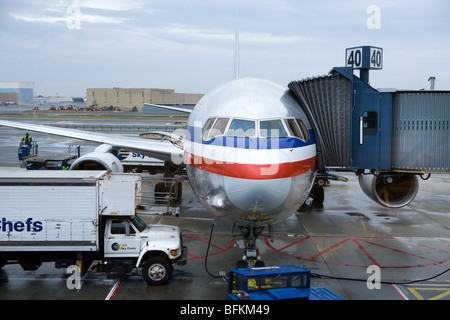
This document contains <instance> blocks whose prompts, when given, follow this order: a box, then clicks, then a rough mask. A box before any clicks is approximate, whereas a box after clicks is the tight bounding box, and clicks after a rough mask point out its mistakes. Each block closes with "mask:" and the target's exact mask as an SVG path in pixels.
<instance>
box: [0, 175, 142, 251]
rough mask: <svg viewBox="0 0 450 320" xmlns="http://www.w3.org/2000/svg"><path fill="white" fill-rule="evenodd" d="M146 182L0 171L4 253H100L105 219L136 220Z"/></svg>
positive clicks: (128, 177)
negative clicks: (100, 231) (142, 188)
mask: <svg viewBox="0 0 450 320" xmlns="http://www.w3.org/2000/svg"><path fill="white" fill-rule="evenodd" d="M140 190H141V180H140V176H139V175H136V174H110V173H108V172H107V171H48V170H43V171H40V170H38V171H25V170H23V171H0V251H11V250H14V251H34V250H36V251H42V250H43V247H45V250H46V251H67V250H71V251H95V250H98V249H99V237H101V236H102V235H99V234H98V233H99V228H98V222H99V216H100V215H104V216H111V215H114V216H133V215H134V214H135V208H136V206H137V204H138V203H139V199H140Z"/></svg>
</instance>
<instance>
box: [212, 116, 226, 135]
mask: <svg viewBox="0 0 450 320" xmlns="http://www.w3.org/2000/svg"><path fill="white" fill-rule="evenodd" d="M229 121H230V119H228V118H218V119H217V121H216V123H215V124H214V127H213V128H212V130H211V134H210V139H212V138H214V137H217V136H222V135H223V134H224V132H225V129H226V128H227V125H228V122H229Z"/></svg>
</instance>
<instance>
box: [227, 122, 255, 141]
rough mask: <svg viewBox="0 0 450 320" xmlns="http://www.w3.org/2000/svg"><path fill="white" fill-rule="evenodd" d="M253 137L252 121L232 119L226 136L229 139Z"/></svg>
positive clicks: (253, 123)
mask: <svg viewBox="0 0 450 320" xmlns="http://www.w3.org/2000/svg"><path fill="white" fill-rule="evenodd" d="M255 135H256V131H255V121H252V120H242V119H233V121H231V124H230V127H229V128H228V131H227V136H231V137H254V136H255Z"/></svg>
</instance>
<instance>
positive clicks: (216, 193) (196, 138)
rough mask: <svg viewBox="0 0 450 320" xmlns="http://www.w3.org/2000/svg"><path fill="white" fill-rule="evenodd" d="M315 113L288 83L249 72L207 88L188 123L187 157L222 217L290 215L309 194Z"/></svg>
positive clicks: (245, 219) (264, 219) (243, 222)
mask: <svg viewBox="0 0 450 320" xmlns="http://www.w3.org/2000/svg"><path fill="white" fill-rule="evenodd" d="M310 128H311V126H310V124H309V122H308V119H307V117H306V115H305V113H304V112H303V110H302V108H301V107H300V105H299V104H298V103H297V101H296V100H295V99H294V98H293V97H292V96H291V95H290V93H289V92H288V91H286V89H284V88H282V87H281V86H278V85H277V84H274V83H272V82H269V81H266V80H261V79H256V78H245V79H237V80H233V81H230V82H228V83H226V84H224V85H222V86H220V87H218V88H216V89H215V90H213V91H212V92H210V93H208V94H206V95H205V96H204V97H203V98H202V99H201V100H200V101H199V103H198V104H197V105H196V106H195V108H194V110H193V111H192V113H191V115H190V117H189V121H188V132H187V137H186V139H185V143H184V162H185V164H186V171H187V174H188V178H189V181H190V183H191V185H192V188H193V190H194V192H195V194H196V195H197V197H198V198H199V199H200V201H201V202H202V203H203V204H204V205H205V207H206V208H207V209H208V210H209V211H211V212H212V213H213V214H214V215H215V216H217V217H220V218H223V219H225V220H227V221H228V222H230V223H235V224H237V225H240V226H253V227H257V226H264V225H267V224H273V223H276V222H279V221H281V220H284V219H286V218H287V217H288V216H290V215H291V214H292V213H294V212H295V211H296V210H297V209H298V208H299V207H300V206H301V205H302V204H303V202H304V201H305V200H306V198H307V196H308V194H309V191H310V189H311V187H312V184H313V182H314V177H315V169H316V145H315V139H314V134H313V132H312V130H311V129H310Z"/></svg>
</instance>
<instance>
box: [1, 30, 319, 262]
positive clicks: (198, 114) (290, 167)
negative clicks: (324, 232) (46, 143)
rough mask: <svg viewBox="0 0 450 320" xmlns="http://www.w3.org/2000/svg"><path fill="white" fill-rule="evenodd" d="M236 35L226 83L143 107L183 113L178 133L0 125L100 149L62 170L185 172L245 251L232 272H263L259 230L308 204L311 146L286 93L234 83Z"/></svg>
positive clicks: (255, 81) (313, 169) (257, 83)
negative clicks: (192, 101)
mask: <svg viewBox="0 0 450 320" xmlns="http://www.w3.org/2000/svg"><path fill="white" fill-rule="evenodd" d="M238 34H239V33H238V27H237V28H236V52H235V79H234V80H231V81H228V82H226V83H224V84H222V85H220V86H218V87H217V88H215V89H213V90H211V91H210V92H208V93H207V94H205V95H204V96H203V97H202V98H201V99H200V101H199V102H198V103H197V104H196V105H195V107H194V108H193V109H192V110H187V109H184V108H177V107H171V106H161V105H154V104H148V105H151V106H157V107H160V108H166V109H171V110H175V111H181V112H187V113H190V114H189V118H188V122H187V129H186V130H183V131H182V132H180V131H179V130H176V131H174V132H173V133H166V132H155V133H152V134H149V135H147V136H151V137H155V136H158V137H160V138H162V139H160V140H151V139H148V138H145V136H142V137H129V136H122V135H116V134H103V133H97V132H95V133H93V132H86V131H80V130H72V129H65V128H56V127H50V126H44V125H35V124H29V123H18V122H14V121H5V120H0V125H2V126H7V127H13V128H18V129H22V130H28V131H37V132H43V133H47V134H54V135H59V136H65V137H70V138H75V139H80V140H87V141H92V142H97V143H99V144H101V145H100V146H99V147H97V148H96V149H95V150H94V151H93V152H91V153H89V154H86V155H84V156H82V157H80V158H78V159H77V161H76V162H74V163H73V164H72V166H71V167H70V170H89V169H90V170H96V169H108V170H110V171H112V172H123V166H122V164H121V163H120V161H119V159H118V158H117V156H116V154H117V152H118V150H119V149H125V150H128V151H131V152H136V153H140V154H143V155H147V156H149V157H153V158H156V159H160V160H162V161H164V163H165V165H164V176H165V177H170V176H173V175H174V174H175V173H176V172H180V171H179V169H180V168H185V169H186V174H187V177H188V180H189V182H190V184H191V186H192V189H193V191H194V193H195V194H196V196H197V197H198V199H199V200H200V202H201V203H202V204H203V205H204V206H205V208H206V209H207V210H208V211H209V212H210V213H211V214H212V215H213V216H214V217H217V218H219V219H221V220H224V221H226V222H228V223H230V224H231V225H232V231H231V232H232V235H234V232H235V230H236V227H237V228H238V229H239V230H238V231H240V233H241V235H242V237H243V239H244V244H245V249H244V253H243V256H242V258H241V259H239V260H238V261H237V263H236V267H247V266H256V267H258V266H264V262H263V261H262V259H261V256H260V255H259V251H258V249H257V248H256V239H257V238H258V236H260V235H261V234H262V233H263V232H265V228H266V227H267V229H268V231H269V236H271V235H272V234H273V225H274V224H276V223H277V222H280V221H283V220H285V219H286V218H288V217H289V216H291V215H292V214H293V213H295V212H296V211H297V210H298V209H299V208H300V206H301V205H302V204H303V203H304V202H305V201H306V199H307V198H308V196H311V195H312V196H313V197H314V193H315V192H316V191H315V189H314V188H315V186H314V183H315V179H316V174H317V167H318V166H317V158H318V156H317V155H318V153H317V148H316V146H317V143H316V141H317V140H316V137H315V133H314V130H313V129H312V123H311V122H310V120H309V118H308V116H307V115H306V114H305V112H304V110H303V108H302V106H301V105H300V103H299V102H298V100H297V99H296V98H295V96H294V94H293V93H292V92H291V91H290V90H287V88H284V87H282V86H280V85H278V84H276V83H274V82H271V81H268V80H264V79H259V78H251V77H250V78H240V77H239V61H238V60H239V54H238V47H239V44H238ZM159 187H160V186H159ZM155 189H156V188H155ZM159 190H160V191H161V189H160V188H159ZM319 192H320V189H319ZM322 192H323V189H322ZM322 196H323V194H322ZM319 197H320V195H319Z"/></svg>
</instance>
